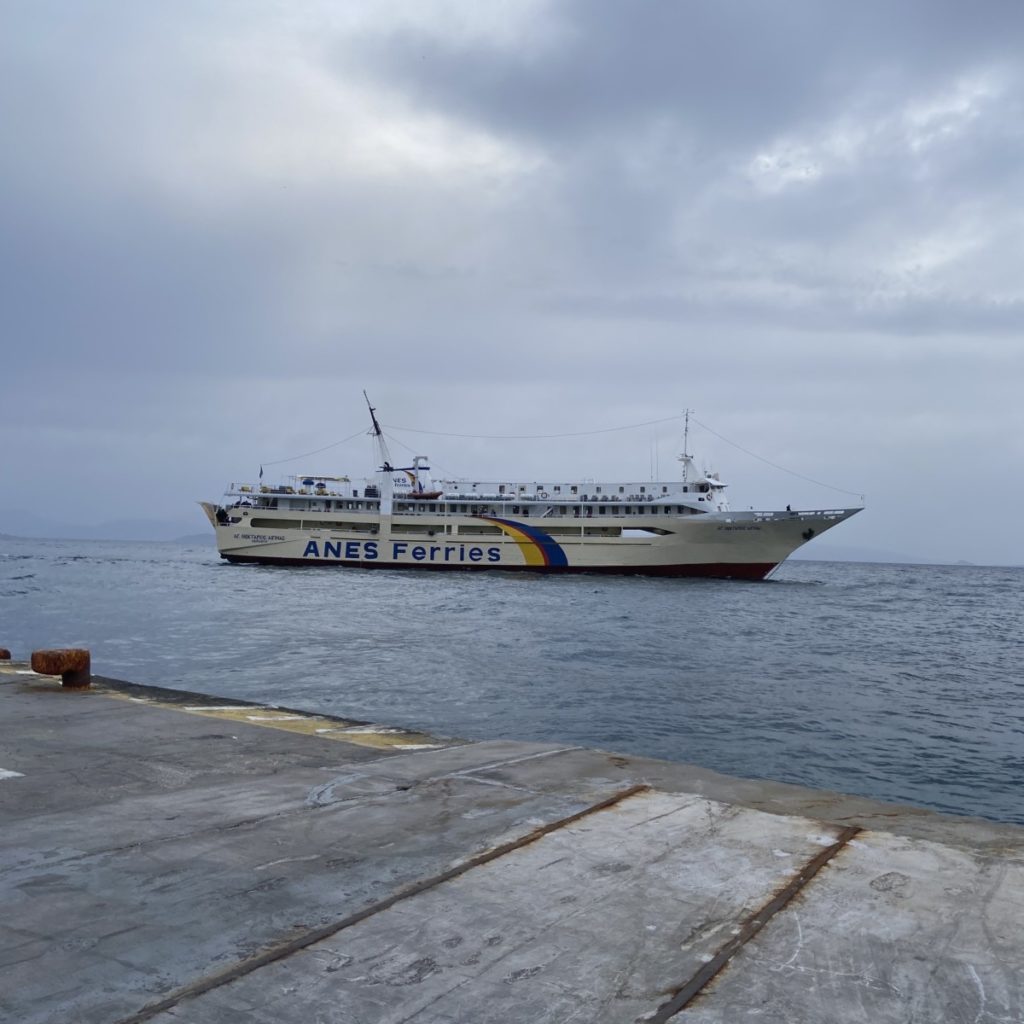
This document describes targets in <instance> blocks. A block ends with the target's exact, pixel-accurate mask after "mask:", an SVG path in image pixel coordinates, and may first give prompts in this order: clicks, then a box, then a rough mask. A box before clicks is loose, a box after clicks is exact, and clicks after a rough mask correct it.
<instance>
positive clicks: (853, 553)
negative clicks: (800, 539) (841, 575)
mask: <svg viewBox="0 0 1024 1024" xmlns="http://www.w3.org/2000/svg"><path fill="white" fill-rule="evenodd" d="M789 558H790V561H803V562H891V563H894V564H897V565H950V564H952V562H951V561H950V560H949V559H941V558H926V557H924V556H922V555H910V554H907V553H906V552H905V551H887V550H884V549H882V548H865V547H853V546H850V545H845V544H829V543H828V542H827V541H821V542H820V543H819V542H818V541H815V542H814V543H813V544H808V545H806V546H805V547H802V548H799V549H798V550H797V551H796V552H794V553H793V554H792V555H790V556H789ZM957 564H959V565H968V564H970V563H968V562H959V563H957Z"/></svg>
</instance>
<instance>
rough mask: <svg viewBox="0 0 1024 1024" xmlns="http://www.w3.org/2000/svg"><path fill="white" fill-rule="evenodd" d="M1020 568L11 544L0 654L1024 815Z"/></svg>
mask: <svg viewBox="0 0 1024 1024" xmlns="http://www.w3.org/2000/svg"><path fill="white" fill-rule="evenodd" d="M1022 608H1024V569H1010V568H983V567H974V566H948V567H946V566H938V567H937V566H897V565H862V564H839V563H826V562H792V563H789V564H787V565H785V566H784V567H783V568H782V570H780V572H779V574H778V575H777V576H776V578H775V579H774V580H772V581H769V582H767V583H741V582H730V581H714V580H693V581H688V580H644V579H629V578H622V579H616V578H610V577H592V578H591V577H585V576H577V577H539V576H519V575H513V574H508V575H503V574H498V573H487V574H482V575H471V574H466V575H462V574H459V573H444V574H441V573H438V574H434V573H417V572H415V571H412V572H402V571H398V572H379V571H364V570H358V569H348V570H336V569H305V570H304V569H275V568H267V567H259V566H231V565H227V564H224V563H221V562H220V560H219V559H218V557H217V555H216V552H215V551H214V550H213V549H212V547H211V548H209V549H207V548H186V547H180V546H176V545H170V544H116V543H106V542H89V541H0V624H2V632H3V635H2V636H0V644H2V645H3V646H6V647H10V648H11V649H12V651H13V652H14V654H15V656H16V657H26V656H27V654H28V652H29V651H30V650H32V649H33V648H36V647H49V646H62V645H81V646H87V647H89V648H91V649H92V652H93V667H94V670H95V671H96V672H98V673H101V674H105V675H111V676H118V677H121V678H126V679H132V680H135V681H138V682H148V683H158V684H162V685H167V686H176V687H183V688H188V689H192V690H201V691H205V692H208V693H213V694H219V695H223V696H234V697H241V698H246V699H251V700H258V701H269V702H273V703H278V704H283V705H287V706H292V707H302V708H307V709H311V710H317V711H324V712H328V713H331V714H336V715H343V716H349V717H356V718H364V719H371V720H375V721H378V722H384V723H392V724H396V725H406V726H414V727H417V728H422V729H426V730H427V731H432V732H435V733H439V734H442V735H454V736H464V737H472V738H494V737H511V738H516V739H532V740H551V741H557V742H565V743H578V744H585V745H587V746H596V747H602V748H605V749H610V750H615V751H619V752H627V753H636V754H645V755H649V756H654V757H663V758H669V759H672V760H676V761H688V762H693V763H696V764H701V765H705V766H707V767H709V768H714V769H717V770H719V771H722V772H726V773H728V774H731V775H741V776H751V777H762V778H771V779H779V780H782V781H785V782H795V783H801V784H804V785H809V786H816V787H823V788H829V789H837V790H841V791H844V792H850V793H860V794H863V795H866V796H871V797H876V798H880V799H884V800H893V801H902V802H910V803H916V804H921V805H924V806H929V807H934V808H938V809H940V810H943V811H951V812H955V813H962V814H976V815H984V816H987V817H990V818H995V819H999V820H1003V821H1015V822H1020V823H1022V824H1024V800H1022V798H1021V781H1022V779H1024V669H1022V665H1024V622H1022V618H1024V614H1022Z"/></svg>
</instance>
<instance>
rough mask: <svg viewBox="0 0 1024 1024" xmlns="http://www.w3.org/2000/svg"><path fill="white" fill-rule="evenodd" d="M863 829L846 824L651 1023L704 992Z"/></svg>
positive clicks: (662, 1019) (661, 1021)
mask: <svg viewBox="0 0 1024 1024" xmlns="http://www.w3.org/2000/svg"><path fill="white" fill-rule="evenodd" d="M862 831H863V830H862V829H860V828H857V827H855V826H850V827H848V828H844V829H843V830H842V831H841V832H840V833H839V835H838V836H837V837H836V840H835V842H834V843H832V844H831V845H830V846H828V847H827V848H826V849H824V850H822V851H821V852H820V853H818V854H816V855H815V856H814V857H812V858H811V859H810V860H809V861H808V862H807V863H806V864H805V865H804V866H803V867H802V868H801V869H800V871H799V872H798V873H797V875H796V877H795V878H794V879H793V880H792V881H791V882H790V883H789V884H788V885H786V886H785V887H784V888H783V889H781V890H780V891H779V892H778V893H776V894H775V895H774V896H773V897H772V898H771V899H770V900H769V901H768V902H767V903H766V904H765V905H764V906H763V907H761V908H760V909H759V910H755V911H754V912H753V913H752V914H750V915H749V916H748V917H747V919H746V920H745V921H744V922H743V924H742V925H741V926H740V928H739V931H738V932H737V933H736V935H734V936H733V938H731V939H730V940H729V941H728V942H726V943H725V944H724V945H723V946H722V947H721V948H720V949H719V950H718V952H717V953H715V955H714V956H713V957H712V958H711V959H710V960H709V961H708V962H707V963H706V964H704V966H703V967H702V968H701V969H700V970H699V971H697V973H696V974H694V975H693V977H692V978H690V979H689V981H687V982H686V983H685V984H684V985H682V986H681V987H680V988H678V989H676V991H675V993H674V994H673V996H672V998H671V999H669V1000H667V1001H666V1002H664V1003H662V1004H661V1006H659V1007H658V1009H657V1010H656V1011H655V1013H654V1014H653V1015H652V1016H651V1017H649V1018H647V1020H649V1021H650V1024H666V1022H667V1021H668V1020H669V1019H671V1018H672V1017H674V1016H675V1015H676V1014H677V1013H679V1012H680V1011H682V1010H684V1009H686V1007H687V1006H689V1005H690V1004H691V1003H692V1002H693V1001H694V1000H695V999H697V998H698V996H700V995H701V994H702V993H703V992H704V990H705V989H706V988H707V986H708V985H710V984H711V982H712V981H713V980H714V979H715V978H716V977H717V976H718V975H719V974H720V973H721V972H722V971H724V970H725V968H726V967H727V966H728V965H729V962H730V961H731V960H732V958H733V957H734V956H735V955H736V954H737V953H739V952H740V950H741V949H742V948H743V947H744V946H746V945H747V943H748V942H750V941H751V940H752V939H753V938H754V937H755V936H756V935H757V934H758V932H760V931H761V929H762V928H764V926H765V925H766V924H767V923H768V922H769V921H770V920H771V919H772V918H773V917H775V915H776V914H778V913H779V911H781V910H785V908H786V907H787V906H788V905H789V904H790V903H791V902H792V901H793V900H794V899H795V898H796V896H798V895H799V894H800V893H801V892H802V891H803V890H804V889H805V888H806V887H807V886H808V885H809V884H810V882H811V881H812V879H813V878H814V877H815V876H816V875H817V874H818V872H819V871H821V869H822V868H823V867H825V865H826V864H828V863H829V861H831V860H832V859H833V858H834V857H835V856H836V855H837V854H839V853H840V852H841V851H842V850H843V849H844V848H845V847H846V845H847V844H848V843H849V842H850V840H851V839H853V838H855V837H856V836H858V835H860V833H861V832H862Z"/></svg>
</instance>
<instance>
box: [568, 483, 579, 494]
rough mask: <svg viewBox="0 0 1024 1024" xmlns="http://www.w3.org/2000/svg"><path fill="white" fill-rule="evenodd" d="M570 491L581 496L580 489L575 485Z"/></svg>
mask: <svg viewBox="0 0 1024 1024" xmlns="http://www.w3.org/2000/svg"><path fill="white" fill-rule="evenodd" d="M569 490H570V491H572V493H573V494H579V492H580V489H579V488H578V487H577V486H576V485H575V484H573V485H572V487H570V488H569Z"/></svg>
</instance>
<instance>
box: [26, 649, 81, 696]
mask: <svg viewBox="0 0 1024 1024" xmlns="http://www.w3.org/2000/svg"><path fill="white" fill-rule="evenodd" d="M32 671H33V672H38V673H39V674H40V675H43V676H60V682H61V685H62V686H65V687H67V688H68V689H69V690H86V689H88V688H89V687H90V686H91V685H92V674H91V672H90V663H89V652H88V651H87V650H85V649H84V648H81V647H71V648H67V649H64V650H57V651H33V652H32Z"/></svg>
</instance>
